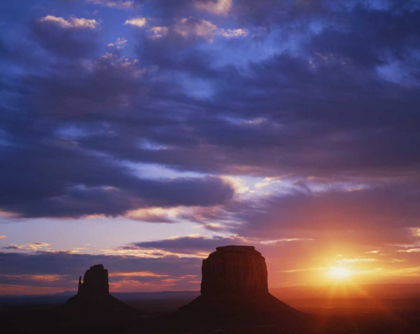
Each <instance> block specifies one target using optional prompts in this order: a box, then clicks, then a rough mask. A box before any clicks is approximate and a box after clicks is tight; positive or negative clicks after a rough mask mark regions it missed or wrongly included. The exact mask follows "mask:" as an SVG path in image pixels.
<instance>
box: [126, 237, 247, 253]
mask: <svg viewBox="0 0 420 334" xmlns="http://www.w3.org/2000/svg"><path fill="white" fill-rule="evenodd" d="M245 243H246V242H244V240H242V239H241V238H237V237H228V238H225V237H213V238H205V237H200V236H197V237H194V236H192V237H180V238H171V239H164V240H155V241H143V242H136V243H133V244H132V245H129V246H127V247H128V249H132V250H133V249H159V250H163V251H168V252H173V253H182V254H194V253H203V252H209V253H211V252H212V251H214V250H215V249H216V247H220V246H225V245H232V244H234V245H240V244H245ZM123 249H124V248H123Z"/></svg>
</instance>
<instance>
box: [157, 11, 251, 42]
mask: <svg viewBox="0 0 420 334" xmlns="http://www.w3.org/2000/svg"><path fill="white" fill-rule="evenodd" d="M149 33H150V36H151V38H154V39H156V38H162V37H167V38H169V39H173V38H183V39H190V38H198V39H203V40H206V41H209V42H212V41H213V40H214V38H216V37H224V38H239V37H247V36H248V34H249V31H248V30H247V29H223V28H219V27H217V26H216V25H215V24H213V23H212V22H210V21H207V20H203V19H197V18H195V17H189V18H181V19H177V20H176V23H175V24H174V25H171V26H166V27H163V26H155V27H151V28H150V29H149Z"/></svg>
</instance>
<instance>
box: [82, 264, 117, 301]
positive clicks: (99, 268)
mask: <svg viewBox="0 0 420 334" xmlns="http://www.w3.org/2000/svg"><path fill="white" fill-rule="evenodd" d="M77 294H78V295H81V296H86V297H89V296H90V297H95V296H106V295H109V284H108V270H106V269H105V268H104V266H103V265H102V264H97V265H95V266H92V267H90V269H89V270H87V271H86V273H85V276H84V277H83V283H82V277H81V276H80V277H79V288H78V291H77Z"/></svg>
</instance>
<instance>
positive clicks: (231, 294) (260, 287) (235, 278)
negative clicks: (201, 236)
mask: <svg viewBox="0 0 420 334" xmlns="http://www.w3.org/2000/svg"><path fill="white" fill-rule="evenodd" d="M216 249H217V251H216V252H214V253H211V254H210V256H209V257H208V258H207V259H205V260H203V267H202V276H203V278H202V281H201V295H202V296H203V297H205V298H207V299H213V300H223V299H235V298H241V299H243V298H244V297H249V296H252V295H258V294H267V293H268V285H267V266H266V264H265V259H264V257H262V255H261V253H260V252H257V251H256V250H255V248H254V247H253V246H225V247H217V248H216Z"/></svg>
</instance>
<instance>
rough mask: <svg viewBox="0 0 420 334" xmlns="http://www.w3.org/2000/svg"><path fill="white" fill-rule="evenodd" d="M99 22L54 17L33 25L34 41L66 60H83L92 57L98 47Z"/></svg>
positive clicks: (48, 17) (46, 17)
mask: <svg viewBox="0 0 420 334" xmlns="http://www.w3.org/2000/svg"><path fill="white" fill-rule="evenodd" d="M98 25H99V22H98V21H96V20H95V19H92V20H89V19H84V18H74V17H71V18H69V19H68V20H65V19H64V18H62V17H56V16H52V15H48V16H45V17H43V18H41V19H38V20H35V21H33V22H32V24H31V32H32V34H33V35H34V37H35V38H34V40H35V41H36V42H38V43H39V45H40V46H41V47H43V48H44V49H45V50H48V51H49V52H52V53H54V54H56V55H59V56H61V57H64V58H71V59H74V58H82V57H85V56H88V55H92V54H93V53H94V52H95V50H96V47H97V44H96V42H97V39H98V36H99V35H98V34H99V29H97V27H98Z"/></svg>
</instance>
